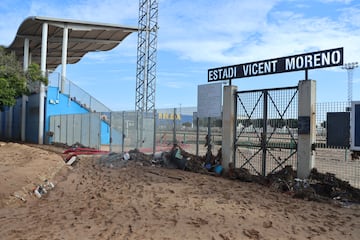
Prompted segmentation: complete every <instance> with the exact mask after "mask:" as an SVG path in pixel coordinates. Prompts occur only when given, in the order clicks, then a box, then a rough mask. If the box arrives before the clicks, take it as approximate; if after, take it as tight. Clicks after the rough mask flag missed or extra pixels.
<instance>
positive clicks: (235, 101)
mask: <svg viewBox="0 0 360 240" xmlns="http://www.w3.org/2000/svg"><path fill="white" fill-rule="evenodd" d="M234 95H235V96H234V113H235V119H234V121H235V124H234V130H233V133H234V135H233V140H234V143H233V144H234V145H233V153H234V154H233V163H234V168H236V149H237V146H236V142H237V132H236V129H237V114H238V112H237V102H238V101H237V96H238V95H237V93H236V92H235V94H234Z"/></svg>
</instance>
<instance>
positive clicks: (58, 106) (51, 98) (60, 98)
mask: <svg viewBox="0 0 360 240" xmlns="http://www.w3.org/2000/svg"><path fill="white" fill-rule="evenodd" d="M45 109H46V110H45V133H44V135H45V136H46V133H47V132H48V131H49V129H50V116H53V115H65V114H81V113H88V112H89V110H88V109H87V108H85V107H83V106H81V105H80V104H79V103H78V102H76V101H72V100H70V99H69V97H68V96H67V95H64V94H62V93H59V91H58V88H57V87H48V90H47V98H46V104H45ZM109 128H110V127H109V124H108V123H106V122H105V121H101V138H100V139H101V144H109V143H110V129H109Z"/></svg>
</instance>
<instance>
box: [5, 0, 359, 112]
mask: <svg viewBox="0 0 360 240" xmlns="http://www.w3.org/2000/svg"><path fill="white" fill-rule="evenodd" d="M29 16H46V17H55V18H69V19H77V20H86V21H94V22H104V23H113V24H121V25H129V26H137V25H138V20H137V19H138V1H137V0H81V1H76V0H52V1H49V0H46V1H45V0H33V1H30V0H2V1H1V2H0V45H5V46H8V45H10V44H11V42H12V41H13V39H14V37H15V34H16V31H17V29H18V27H19V26H20V24H21V23H22V21H23V20H24V19H25V18H27V17H29ZM337 47H344V62H356V61H359V62H360V58H359V56H360V1H357V0H353V1H352V0H256V1H253V0H252V1H250V0H222V1H218V0H181V1H180V0H159V32H158V63H157V84H156V107H157V108H173V107H179V106H182V107H193V106H196V104H197V86H198V85H201V84H207V69H209V68H215V67H221V66H227V65H233V64H240V63H247V62H251V61H258V60H265V59H271V58H278V57H284V56H289V55H295V54H300V53H306V52H313V51H318V50H324V49H331V48H337ZM136 48H137V34H136V33H134V34H132V35H130V36H129V37H128V38H127V39H126V40H125V41H124V42H123V43H122V44H120V45H119V46H118V47H117V48H115V49H113V50H111V51H107V52H96V53H89V54H87V55H85V57H84V58H83V59H82V60H81V61H80V62H79V63H77V64H74V65H68V67H67V78H68V79H69V80H71V81H73V82H74V83H75V84H77V85H78V86H80V87H81V88H83V89H84V90H86V91H87V92H89V93H90V94H91V95H92V96H94V97H95V98H97V99H98V100H100V101H101V102H103V103H104V104H105V105H106V106H108V107H109V108H110V109H112V110H134V109H135V85H136V79H135V76H136V75H135V74H136V54H137V49H136ZM57 71H58V72H61V69H60V68H58V69H57ZM309 78H311V79H314V80H316V81H317V101H318V102H333V101H347V81H348V80H347V73H346V71H345V70H343V69H341V68H340V67H333V68H325V69H317V70H311V71H309ZM302 79H304V72H292V73H284V74H274V75H268V76H261V77H252V78H241V79H236V80H233V84H234V85H237V86H238V89H239V90H250V89H259V88H272V87H287V86H294V85H297V83H298V81H299V80H302ZM353 100H358V101H360V69H356V70H355V71H354V79H353Z"/></svg>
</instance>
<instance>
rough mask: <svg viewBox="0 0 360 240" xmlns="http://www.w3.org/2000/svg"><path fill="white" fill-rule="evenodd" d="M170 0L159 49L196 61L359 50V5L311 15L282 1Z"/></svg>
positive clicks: (349, 54)
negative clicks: (284, 5) (285, 7)
mask: <svg viewBox="0 0 360 240" xmlns="http://www.w3.org/2000/svg"><path fill="white" fill-rule="evenodd" d="M166 3H167V5H165V6H163V7H162V8H163V9H162V11H166V10H169V11H168V12H169V13H168V14H167V13H166V12H165V13H162V12H160V14H161V13H162V15H160V16H161V17H160V30H159V39H160V43H159V49H160V50H168V51H174V52H176V53H177V54H178V55H179V56H180V57H181V58H183V59H188V60H191V61H194V62H201V61H204V62H216V63H219V64H220V63H222V64H236V63H239V62H247V61H251V60H260V59H267V58H271V57H280V56H284V55H289V54H295V53H303V52H306V51H314V50H320V49H329V48H335V47H341V46H344V48H345V60H346V61H354V60H356V58H358V55H359V53H360V47H358V45H359V44H357V43H358V42H359V40H360V29H359V28H354V24H352V25H349V22H352V23H353V22H360V21H358V20H356V19H357V18H359V17H358V16H360V14H359V13H358V12H359V9H357V8H344V9H341V11H339V15H338V16H333V17H331V16H325V17H324V16H313V17H310V18H309V17H307V16H305V15H303V14H302V13H301V12H292V11H290V10H279V9H277V7H276V6H277V5H276V4H277V3H278V4H279V5H281V2H279V1H246V2H244V1H226V2H225V3H224V2H223V1H206V2H205V1H192V2H191V3H189V2H183V1H177V2H176V3H175V1H166ZM345 3H348V2H345ZM304 10H306V8H304ZM325 10H326V9H325ZM345 15H346V16H348V17H347V18H344V17H343V16H345ZM350 19H351V20H350ZM359 20H360V19H359ZM162 32H164V36H163V35H162ZM349 36H351V37H349Z"/></svg>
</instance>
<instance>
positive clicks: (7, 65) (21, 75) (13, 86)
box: [0, 46, 48, 109]
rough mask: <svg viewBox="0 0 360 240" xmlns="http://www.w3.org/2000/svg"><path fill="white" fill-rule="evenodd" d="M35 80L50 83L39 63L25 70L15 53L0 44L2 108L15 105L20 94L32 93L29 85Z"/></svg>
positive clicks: (0, 98)
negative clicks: (43, 74)
mask: <svg viewBox="0 0 360 240" xmlns="http://www.w3.org/2000/svg"><path fill="white" fill-rule="evenodd" d="M33 82H42V83H44V84H45V85H47V84H48V80H47V78H46V77H43V76H42V74H41V70H40V67H39V65H38V64H35V63H33V64H30V65H29V67H28V71H26V72H24V71H23V67H22V65H21V63H20V62H19V61H18V60H17V59H16V56H15V54H14V53H11V52H8V51H7V50H6V49H5V48H4V47H2V46H0V109H3V107H5V106H13V105H15V103H16V98H17V97H19V96H21V95H23V94H30V93H31V92H30V90H29V88H28V86H29V85H30V84H31V83H33Z"/></svg>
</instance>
